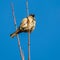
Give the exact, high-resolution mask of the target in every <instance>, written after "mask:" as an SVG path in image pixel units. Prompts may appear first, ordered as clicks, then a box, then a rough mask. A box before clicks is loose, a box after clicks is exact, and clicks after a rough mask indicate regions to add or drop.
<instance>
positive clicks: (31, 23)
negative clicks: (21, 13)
mask: <svg viewBox="0 0 60 60" xmlns="http://www.w3.org/2000/svg"><path fill="white" fill-rule="evenodd" d="M35 25H36V21H35V15H34V14H30V15H29V16H28V17H27V18H24V19H23V20H22V22H21V24H20V26H19V28H18V29H17V30H16V31H15V32H14V33H12V34H10V36H11V37H12V38H13V37H14V36H16V35H17V34H19V33H22V32H28V31H30V32H32V31H33V30H34V28H35Z"/></svg>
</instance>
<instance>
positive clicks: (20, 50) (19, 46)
mask: <svg viewBox="0 0 60 60" xmlns="http://www.w3.org/2000/svg"><path fill="white" fill-rule="evenodd" d="M11 7H12V15H13V18H14V25H15V29H16V30H17V24H16V17H15V14H14V7H13V3H11ZM17 40H18V48H19V52H20V55H21V58H22V60H24V54H23V51H22V48H21V45H20V39H19V35H18V34H17Z"/></svg>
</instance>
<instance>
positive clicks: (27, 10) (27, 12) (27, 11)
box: [26, 0, 30, 60]
mask: <svg viewBox="0 0 60 60" xmlns="http://www.w3.org/2000/svg"><path fill="white" fill-rule="evenodd" d="M26 14H27V17H28V16H29V9H28V0H26ZM28 29H29V19H28ZM28 60H30V30H29V31H28Z"/></svg>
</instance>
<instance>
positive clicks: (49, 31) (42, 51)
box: [0, 0, 60, 60]
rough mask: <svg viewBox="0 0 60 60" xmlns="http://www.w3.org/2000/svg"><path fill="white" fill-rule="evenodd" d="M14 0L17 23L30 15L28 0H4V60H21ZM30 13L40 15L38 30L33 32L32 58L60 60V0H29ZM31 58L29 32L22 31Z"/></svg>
mask: <svg viewBox="0 0 60 60" xmlns="http://www.w3.org/2000/svg"><path fill="white" fill-rule="evenodd" d="M11 2H13V4H14V10H15V16H16V20H17V26H19V25H20V22H21V21H22V19H23V18H24V17H26V4H25V3H26V0H0V60H21V57H20V55H19V50H18V44H17V39H16V37H15V38H14V39H12V38H11V37H10V36H9V35H10V34H11V33H12V32H14V31H15V27H14V22H13V17H12V9H11V4H10V3H11ZM29 12H30V13H34V14H35V17H36V22H37V23H36V29H35V30H34V31H33V32H32V33H31V60H60V0H29ZM19 37H20V39H21V45H22V48H23V51H24V54H25V60H27V57H28V53H27V43H28V40H27V39H28V38H27V33H22V34H19Z"/></svg>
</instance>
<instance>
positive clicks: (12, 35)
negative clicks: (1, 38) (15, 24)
mask: <svg viewBox="0 0 60 60" xmlns="http://www.w3.org/2000/svg"><path fill="white" fill-rule="evenodd" d="M18 33H20V30H19V29H18V30H17V31H16V32H14V33H12V34H10V36H11V37H12V38H13V37H14V36H16V35H17V34H18Z"/></svg>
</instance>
